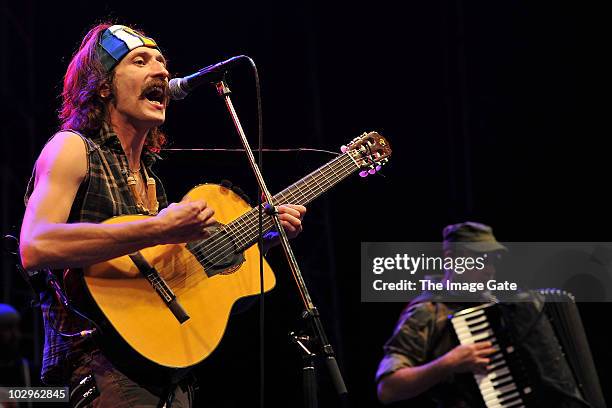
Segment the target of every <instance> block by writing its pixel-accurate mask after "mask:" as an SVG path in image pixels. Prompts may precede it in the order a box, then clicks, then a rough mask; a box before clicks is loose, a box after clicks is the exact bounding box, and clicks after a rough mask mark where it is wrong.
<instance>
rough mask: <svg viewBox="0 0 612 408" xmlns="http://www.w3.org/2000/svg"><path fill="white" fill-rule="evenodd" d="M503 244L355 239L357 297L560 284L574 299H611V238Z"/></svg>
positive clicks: (479, 293) (504, 293)
mask: <svg viewBox="0 0 612 408" xmlns="http://www.w3.org/2000/svg"><path fill="white" fill-rule="evenodd" d="M504 246H505V247H506V248H507V249H508V250H507V251H498V252H491V253H478V252H474V251H471V250H469V249H468V248H466V247H463V246H462V244H461V243H456V244H455V246H454V247H453V248H451V249H450V250H448V249H447V251H443V250H442V244H441V243H439V242H437V243H436V242H367V243H362V244H361V300H362V301H364V302H407V301H410V300H412V299H414V298H415V297H417V296H419V295H423V294H427V295H429V296H436V297H437V298H438V299H440V300H442V301H444V300H446V301H456V302H473V301H481V300H482V299H483V298H485V299H491V298H493V299H499V300H500V301H510V302H511V301H521V300H522V299H524V296H521V294H524V293H525V292H528V291H533V290H544V289H560V290H562V291H566V292H569V293H571V294H572V295H573V296H574V297H575V299H576V301H581V302H607V301H612V243H607V242H604V243H602V242H596V243H584V242H578V243H577V242H510V243H504Z"/></svg>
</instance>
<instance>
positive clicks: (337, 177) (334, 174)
mask: <svg viewBox="0 0 612 408" xmlns="http://www.w3.org/2000/svg"><path fill="white" fill-rule="evenodd" d="M334 162H335V163H330V165H329V166H328V168H327V169H326V170H327V171H326V173H328V174H327V175H326V174H324V173H323V172H322V171H321V170H322V169H318V170H317V171H318V172H319V173H320V174H321V175H322V177H321V178H322V179H323V181H325V180H329V181H326V182H325V183H320V182H317V176H312V174H314V173H316V172H317V171H315V172H313V173H311V174H310V175H308V176H306V177H304V178H303V179H302V180H300V181H298V182H296V183H294V184H293V186H295V187H299V183H300V182H302V183H303V186H310V185H312V186H314V185H315V184H316V185H318V186H319V189H320V190H321V193H323V192H324V191H325V190H326V189H328V188H329V187H330V186H332V185H334V184H336V183H338V182H339V181H341V180H342V179H343V178H345V177H346V176H347V175H349V174H350V173H352V172H353V168H351V167H352V166H351V165H350V163H353V159H351V160H350V161H346V162H340V161H334ZM330 170H331V171H330ZM347 170H348V171H347ZM330 173H331V174H330ZM330 176H331V177H330ZM310 178H311V179H312V180H313V181H314V183H313V182H310V183H309V182H306V181H305V180H306V179H310ZM303 186H302V187H303ZM321 186H324V187H326V188H325V189H323V188H321ZM295 192H296V193H300V194H301V195H302V199H303V200H304V201H306V202H308V201H310V200H312V199H313V198H315V197H316V196H317V194H319V193H317V192H316V190H313V189H312V188H309V192H308V193H309V194H304V193H303V192H302V191H301V190H295ZM313 192H314V194H313ZM287 195H292V196H293V195H295V194H294V193H293V192H292V189H291V187H289V188H287V189H285V190H283V191H282V192H281V193H279V194H277V195H276V197H275V199H274V200H275V201H282V200H284V199H285V196H287ZM298 201H300V200H298ZM256 211H257V208H255V209H253V210H251V211H249V212H248V213H246V214H244V215H243V216H241V217H240V218H242V222H243V223H245V224H246V225H247V227H246V228H244V227H240V226H239V223H238V226H237V227H234V230H235V231H232V230H231V229H230V230H229V231H230V233H233V234H236V233H242V234H244V233H245V232H250V233H253V232H254V231H256V230H257V229H258V226H257V225H253V222H254V221H257V219H255V220H253V219H251V220H250V224H251V225H248V224H247V221H245V219H246V218H249V216H250V218H253V215H255V212H256ZM234 223H235V222H232V223H231V224H234ZM264 223H265V228H266V229H267V228H270V227H271V226H272V219H271V218H267V219H266V220H265V221H264ZM231 224H228V226H229V225H231ZM215 238H217V237H215ZM209 241H210V238H209V239H207V240H206V241H205V242H204V243H203V244H200V245H198V249H202V248H203V247H204V246H205V245H206V244H210V242H209ZM239 242H240V243H242V245H243V246H246V245H248V244H249V242H248V240H244V242H243V241H242V240H239ZM213 244H216V245H215V248H214V249H215V250H216V251H215V252H214V253H213V252H212V250H211V252H210V254H211V255H210V258H211V260H212V262H213V263H215V262H218V261H219V260H220V259H222V258H223V257H225V256H227V255H228V252H227V249H230V251H231V252H229V254H231V253H233V252H234V250H233V243H230V244H229V245H223V246H222V248H221V249H220V250H219V248H218V246H219V245H220V244H219V243H218V242H216V243H213ZM194 248H195V247H194ZM204 249H209V250H210V245H208V248H204ZM224 251H225V252H224ZM219 254H221V257H219ZM193 255H194V258H195V261H194V260H193V259H190V264H188V265H185V266H186V267H187V268H186V269H187V270H190V269H191V268H190V267H191V266H193V265H191V264H192V263H195V264H197V265H198V266H199V267H200V268H201V267H202V265H201V262H202V261H203V258H202V257H201V256H199V255H198V254H197V253H194V254H193ZM207 255H208V252H207ZM179 279H180V281H179V282H176V281H177V279H170V281H173V282H176V283H181V281H184V279H185V277H184V276H183V275H181V278H179Z"/></svg>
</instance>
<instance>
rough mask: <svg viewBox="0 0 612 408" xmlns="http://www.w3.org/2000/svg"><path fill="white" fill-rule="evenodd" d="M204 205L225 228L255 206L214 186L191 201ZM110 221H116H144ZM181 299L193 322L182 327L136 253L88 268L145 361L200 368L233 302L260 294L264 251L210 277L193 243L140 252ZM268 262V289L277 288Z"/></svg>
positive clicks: (108, 310) (110, 317) (116, 322)
mask: <svg viewBox="0 0 612 408" xmlns="http://www.w3.org/2000/svg"><path fill="white" fill-rule="evenodd" d="M186 197H188V198H190V199H193V200H205V201H206V202H207V203H208V206H210V207H211V208H213V209H214V210H215V219H216V220H217V221H218V222H220V223H222V224H226V223H229V222H230V221H232V220H234V219H236V218H238V217H239V216H241V215H242V214H244V213H245V212H247V211H249V210H251V207H250V206H249V205H248V204H247V203H246V202H245V201H244V200H243V199H242V198H240V197H239V196H238V195H237V194H236V193H234V192H233V191H231V190H229V189H227V188H224V187H222V186H219V185H215V184H204V185H200V186H198V187H196V188H194V189H193V190H191V191H190V192H189V193H188V194H187V196H186ZM145 217H147V216H144V215H128V216H120V217H114V218H111V219H109V220H107V221H105V222H104V223H106V224H114V223H123V222H130V221H135V220H139V219H142V218H145ZM140 253H141V254H142V255H143V256H144V258H145V259H146V260H147V261H148V263H149V264H150V265H151V266H152V267H154V268H155V269H156V270H157V272H159V275H160V276H161V278H162V279H163V280H164V281H165V282H166V283H167V285H168V286H169V287H170V288H171V289H172V291H173V292H174V294H175V295H176V299H177V301H178V302H179V303H180V304H181V306H182V307H183V309H184V310H185V312H186V313H187V314H188V316H189V318H188V319H187V320H186V321H184V322H183V323H180V322H179V320H177V318H176V317H175V316H174V315H173V314H172V312H171V311H170V309H169V308H168V306H167V305H166V303H164V301H163V300H162V298H161V297H160V296H159V295H158V293H157V292H156V291H155V290H154V289H153V287H152V285H151V283H150V282H149V281H148V280H147V279H146V278H145V277H144V275H143V274H142V273H141V272H140V271H139V270H138V268H137V267H136V265H135V264H134V262H133V261H132V260H131V259H130V257H129V256H122V257H119V258H114V259H111V260H109V261H106V262H102V263H99V264H95V265H93V266H90V267H88V268H85V269H84V282H85V286H86V287H87V289H88V291H89V294H90V295H91V297H92V299H93V300H94V302H95V303H96V305H97V306H98V308H99V309H100V311H101V312H102V314H103V315H104V317H105V318H106V320H107V321H108V322H109V323H110V324H111V325H112V326H113V328H114V329H115V330H116V331H117V333H118V334H119V335H120V336H121V337H122V338H123V340H125V341H126V342H127V343H128V345H129V346H130V347H131V348H132V349H133V350H135V351H136V352H137V353H139V354H140V355H141V356H143V357H145V358H146V359H148V360H150V361H152V362H154V363H156V364H159V365H161V366H165V367H173V368H179V367H188V366H191V365H194V364H196V363H198V362H200V361H202V360H203V359H204V358H206V357H207V356H208V355H210V354H211V353H212V352H213V350H214V349H215V348H216V347H217V345H218V344H219V342H220V341H221V338H222V337H223V333H224V331H225V328H226V326H227V321H228V319H229V314H230V311H231V309H232V306H233V305H234V303H235V302H236V301H237V300H238V299H240V298H243V297H247V296H252V295H256V294H258V293H259V291H260V280H259V248H258V246H257V245H253V246H251V247H250V248H249V249H247V250H246V251H245V252H244V259H245V261H244V262H243V263H241V264H238V265H235V266H234V267H232V268H228V269H227V270H225V271H223V272H221V273H217V274H215V275H214V276H210V277H209V276H208V275H207V273H206V270H205V269H204V267H203V266H202V265H201V263H200V262H199V261H198V260H197V259H196V258H195V257H194V255H193V253H192V252H190V251H189V250H188V248H187V246H186V244H172V245H158V246H155V247H150V248H145V249H143V250H141V251H140ZM275 282H276V279H275V276H274V273H273V272H272V269H271V268H270V266H269V265H268V263H267V262H265V260H264V285H265V286H264V290H265V291H266V292H267V291H269V290H271V289H272V288H273V287H274V285H275Z"/></svg>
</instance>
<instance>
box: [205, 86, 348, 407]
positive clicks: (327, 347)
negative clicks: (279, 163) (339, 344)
mask: <svg viewBox="0 0 612 408" xmlns="http://www.w3.org/2000/svg"><path fill="white" fill-rule="evenodd" d="M215 88H216V90H217V94H218V95H219V96H220V97H221V98H223V99H224V101H225V105H226V106H227V109H228V111H229V113H230V116H231V117H232V120H233V121H234V125H235V127H236V130H237V131H238V135H239V136H240V141H241V142H242V145H243V146H244V151H245V153H246V155H247V158H248V161H249V165H250V166H251V169H252V170H253V174H254V175H255V178H256V180H257V184H258V185H259V189H260V190H261V192H262V195H263V196H264V199H265V201H266V203H267V205H266V208H265V212H266V213H267V214H268V215H270V216H271V217H272V220H273V221H274V226H275V228H276V231H278V233H279V237H280V242H281V244H282V247H283V250H284V252H285V257H286V258H287V262H289V267H290V268H291V273H292V275H293V279H294V280H295V282H296V284H297V287H298V291H299V293H300V297H301V299H302V303H304V312H303V313H302V319H303V320H304V321H305V322H306V323H307V324H308V326H310V328H311V330H312V332H313V335H312V337H313V338H312V339H311V340H313V341H312V342H313V344H318V345H319V346H320V348H321V352H322V353H323V355H324V356H325V363H326V365H327V369H328V370H329V374H330V376H331V378H332V382H333V383H334V386H335V388H336V391H337V392H338V394H340V395H343V394H347V390H346V386H345V384H344V380H343V379H342V374H341V373H340V368H339V367H338V362H337V361H336V357H335V354H334V350H333V348H332V346H331V344H329V341H328V340H327V336H326V335H325V330H324V329H323V324H322V323H321V319H320V317H319V311H318V309H317V308H316V306H315V305H314V303H313V302H312V299H311V298H310V294H309V293H308V288H307V287H306V283H305V282H304V279H303V277H302V272H301V271H300V267H299V265H298V263H297V260H296V258H295V255H294V254H293V250H292V249H291V246H290V244H289V239H288V238H287V234H286V233H285V230H284V229H283V227H282V225H281V222H280V220H279V218H278V211H277V209H276V206H275V205H274V202H273V201H272V196H271V195H270V191H269V190H268V187H267V186H266V183H265V181H264V179H263V176H262V175H261V171H260V170H259V167H258V166H257V163H255V157H254V156H253V151H252V150H251V147H250V146H249V142H248V140H247V138H246V135H245V133H244V130H243V129H242V125H241V123H240V119H239V118H238V114H237V113H236V111H235V109H234V105H233V104H232V100H231V98H230V94H231V91H230V89H229V87H228V86H227V83H226V82H225V78H222V79H221V80H219V81H215ZM260 249H261V248H260ZM308 356H309V358H308V359H307V360H308V362H311V360H312V357H313V356H314V353H311V352H310V351H309V352H308ZM309 373H312V374H308V378H307V379H306V380H305V381H304V384H305V387H304V394H305V400H306V401H307V404H308V407H309V408H310V407H315V406H316V405H312V404H313V401H314V403H315V404H316V387H314V386H313V384H316V382H315V380H314V367H313V369H312V370H309Z"/></svg>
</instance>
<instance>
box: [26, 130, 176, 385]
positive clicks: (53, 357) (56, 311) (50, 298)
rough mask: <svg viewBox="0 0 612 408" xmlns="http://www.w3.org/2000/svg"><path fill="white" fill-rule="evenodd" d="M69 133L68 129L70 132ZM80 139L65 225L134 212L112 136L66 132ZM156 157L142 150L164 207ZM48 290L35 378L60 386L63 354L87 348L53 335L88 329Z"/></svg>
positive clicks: (124, 163) (85, 341)
mask: <svg viewBox="0 0 612 408" xmlns="http://www.w3.org/2000/svg"><path fill="white" fill-rule="evenodd" d="M71 131H72V130H71ZM72 132H74V133H76V134H78V135H79V136H81V138H82V139H83V141H84V143H85V147H86V151H87V174H86V176H85V179H84V180H83V182H82V183H81V185H80V187H79V189H78V191H77V194H76V197H75V200H74V202H73V203H72V207H71V209H70V215H69V217H68V221H67V222H68V223H78V222H93V223H99V222H102V221H104V220H106V219H108V218H111V217H114V216H119V215H130V214H140V212H139V210H138V207H137V205H136V202H135V200H134V197H133V196H132V194H131V192H130V189H129V187H128V185H127V176H128V169H129V167H128V160H127V156H126V155H125V152H124V151H123V148H122V147H121V142H120V141H119V138H118V137H117V135H116V134H115V133H114V132H113V130H112V129H111V128H110V126H108V125H106V124H105V125H104V126H103V127H102V128H101V129H100V132H99V133H98V134H97V135H91V136H90V137H87V136H85V135H82V134H81V133H79V132H76V131H72ZM157 159H159V156H158V155H156V154H155V153H152V152H150V151H148V150H147V149H146V148H145V149H144V150H143V152H142V162H143V164H144V166H145V167H146V169H147V172H148V174H149V176H150V177H153V178H154V179H155V182H156V188H157V200H158V201H159V209H160V210H161V209H163V208H165V207H167V206H168V201H167V198H166V193H165V191H164V188H163V186H162V183H161V181H160V180H159V178H158V177H157V176H156V175H155V174H154V173H153V171H152V170H151V166H152V165H153V163H154V162H155V160H157ZM35 176H36V167H35V170H34V172H33V174H32V177H31V179H30V181H29V183H28V187H27V191H26V195H25V203H26V204H27V201H28V199H29V197H30V195H31V194H32V191H33V189H34V180H35ZM50 292H51V291H47V292H46V293H44V294H42V295H41V299H40V301H41V309H42V313H43V322H44V328H45V329H44V331H45V347H44V352H43V361H42V371H41V380H42V381H43V382H44V383H45V384H48V385H65V384H66V382H67V381H68V380H69V376H70V367H69V366H68V365H69V364H68V356H69V354H71V353H78V352H79V350H81V349H85V348H88V347H91V343H92V342H93V341H92V340H91V339H89V338H79V337H64V336H61V335H60V334H59V333H57V330H59V331H61V332H68V333H74V332H79V331H81V330H84V329H88V328H90V327H88V326H89V325H88V323H87V322H86V321H85V320H84V319H81V318H78V317H76V316H74V314H73V313H70V312H67V311H66V310H65V309H64V308H63V307H62V306H61V304H60V303H59V302H58V300H57V298H56V297H55V295H54V294H53V293H50Z"/></svg>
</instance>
